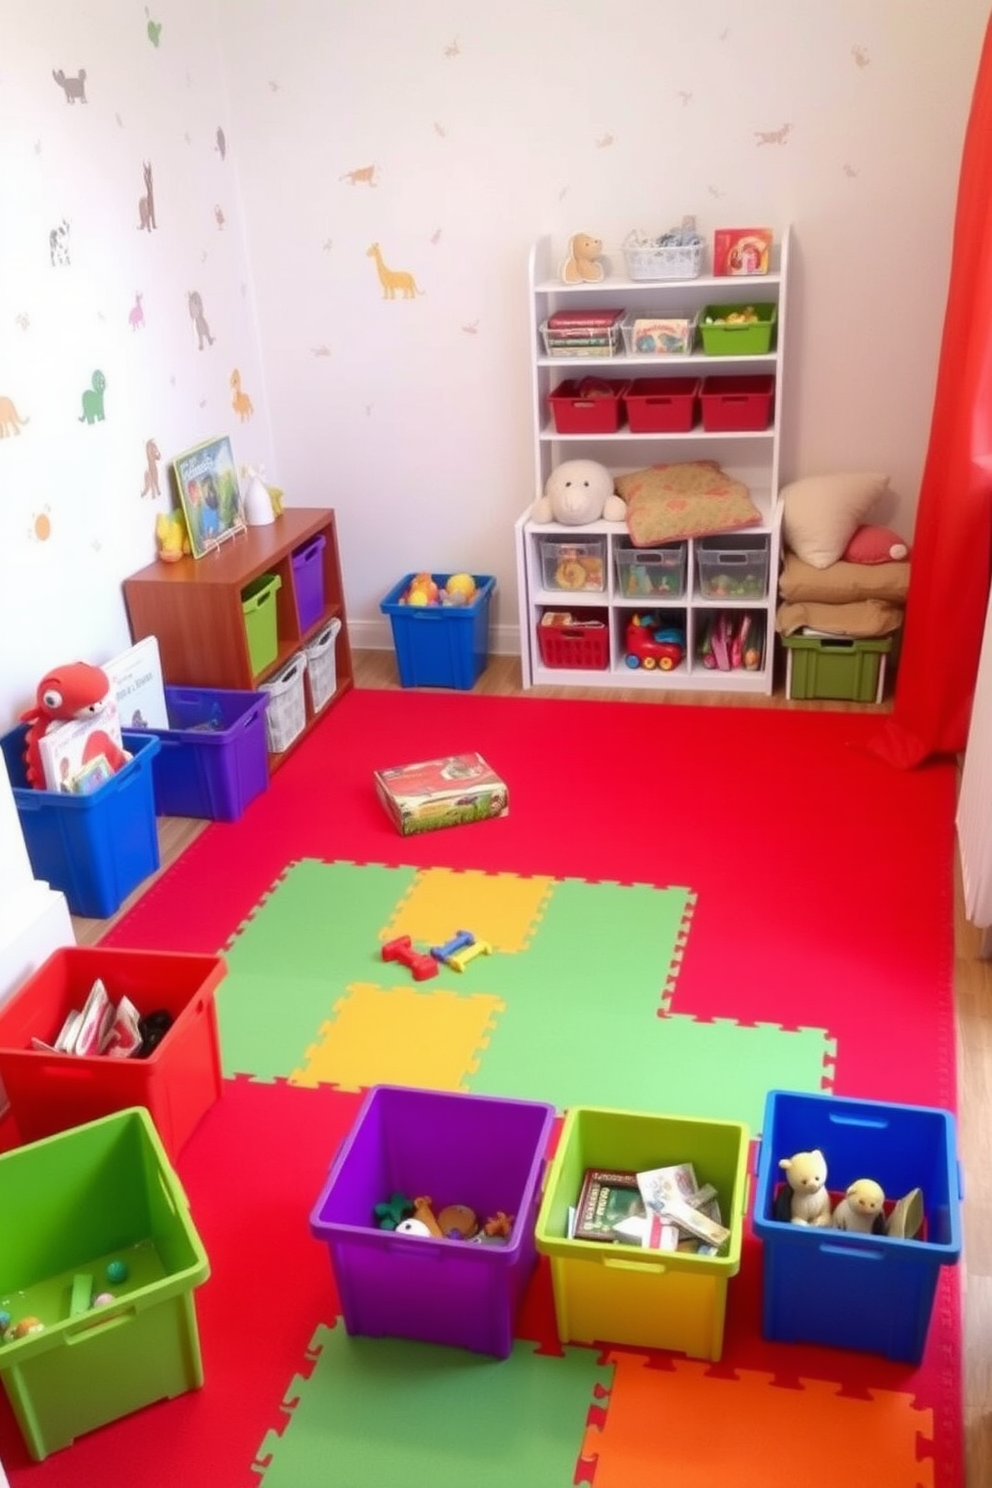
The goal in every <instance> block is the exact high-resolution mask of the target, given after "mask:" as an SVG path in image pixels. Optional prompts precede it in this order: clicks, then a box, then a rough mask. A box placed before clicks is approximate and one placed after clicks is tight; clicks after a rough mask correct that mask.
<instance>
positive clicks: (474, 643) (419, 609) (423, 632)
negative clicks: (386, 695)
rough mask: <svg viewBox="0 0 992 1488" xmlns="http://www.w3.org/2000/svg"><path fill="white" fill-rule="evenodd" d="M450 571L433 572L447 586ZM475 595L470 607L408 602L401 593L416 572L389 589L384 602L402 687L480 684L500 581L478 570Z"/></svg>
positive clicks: (464, 686) (487, 657)
mask: <svg viewBox="0 0 992 1488" xmlns="http://www.w3.org/2000/svg"><path fill="white" fill-rule="evenodd" d="M450 577H451V575H450V574H432V575H431V578H432V579H433V580H434V582H435V584H437V586H438V588H443V587H444V585H445V584H446V583H447V582H448V579H449V578H450ZM472 577H473V578H474V579H475V586H476V593H475V599H474V600H473V602H472V603H471V604H470V605H424V606H417V605H405V604H400V596H401V595H402V594H403V593H404V592H405V591H406V589H407V587H408V586H409V584H410V582H411V580H412V579H413V578H414V575H413V574H412V573H410V574H407V576H406V578H405V579H401V580H400V582H399V583H398V584H397V585H396V586H395V587H394V588H393V589H391V590H390V591H389V593H388V594H387V595H386V597H385V599H384V600H383V601H382V603H381V604H380V606H379V608H380V609H381V611H382V613H383V614H384V615H388V616H389V618H390V623H391V624H392V628H393V645H394V646H395V648H396V660H397V663H398V665H399V672H400V683H401V685H402V686H403V687H457V688H461V689H462V690H467V689H469V688H471V687H473V686H474V685H475V683H476V682H477V680H478V679H479V677H480V676H481V675H482V673H483V672H484V671H485V669H486V663H487V662H488V660H489V603H490V600H491V599H492V595H493V591H494V589H495V588H496V580H495V579H494V578H487V577H486V576H485V575H484V574H473V575H472Z"/></svg>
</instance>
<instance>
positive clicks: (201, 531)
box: [174, 438, 246, 558]
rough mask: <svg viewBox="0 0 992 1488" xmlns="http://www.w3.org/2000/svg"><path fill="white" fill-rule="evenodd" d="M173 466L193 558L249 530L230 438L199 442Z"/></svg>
mask: <svg viewBox="0 0 992 1488" xmlns="http://www.w3.org/2000/svg"><path fill="white" fill-rule="evenodd" d="M174 468H175V474H176V484H177V486H178V488H179V500H180V502H181V504H182V509H183V515H184V516H185V518H186V527H187V530H188V532H189V545H190V551H191V552H192V554H193V557H194V558H202V557H203V555H204V554H205V553H209V552H210V551H211V549H212V548H216V547H217V546H218V544H220V543H222V542H224V541H225V539H227V538H229V537H233V536H234V535H235V534H236V533H238V532H244V531H245V530H246V527H245V516H244V506H243V503H242V499H241V486H240V483H239V481H238V471H237V467H236V465H235V463H234V454H233V452H232V450H231V441H230V440H229V439H226V438H225V439H210V440H207V442H206V443H205V444H198V445H196V446H195V447H194V448H193V449H190V450H187V451H186V453H185V454H182V455H179V456H178V457H177V458H176V460H175V462H174Z"/></svg>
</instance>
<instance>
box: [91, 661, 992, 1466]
mask: <svg viewBox="0 0 992 1488" xmlns="http://www.w3.org/2000/svg"><path fill="white" fill-rule="evenodd" d="M354 663H355V681H356V685H357V686H359V687H372V688H394V687H397V686H398V679H397V674H396V664H395V659H394V656H393V653H392V652H391V651H366V652H361V651H359V652H356V653H355V656H354ZM475 690H476V691H478V692H485V693H493V694H500V695H510V694H518V693H520V692H521V685H520V663H519V660H518V659H517V658H515V657H493V658H491V660H490V664H489V666H488V667H487V669H486V671H485V672H484V673H483V675H482V677H481V678H480V679H479V682H478V683H477V684H476V689H475ZM525 696H526V697H531V698H538V697H570V698H595V697H600V698H609V699H612V700H613V701H635V702H649V701H650V702H657V703H658V704H659V705H662V706H680V705H684V704H692V705H693V706H697V707H698V706H705V705H706V704H707V703H708V704H711V705H720V706H726V705H727V704H728V703H732V704H733V705H734V706H741V707H781V708H803V709H807V710H827V709H837V708H843V709H846V710H848V711H858V712H863V711H872V712H879V711H885V710H887V709H889V708H890V707H891V702H890V701H888V700H887V701H885V702H883V703H882V704H881V705H880V707H879V708H875V707H871V708H870V710H869V709H868V708H867V706H866V705H864V704H858V703H823V702H807V703H791V702H789V701H787V699H786V698H785V697H784V696H783V693H782V690H781V688H779V689H778V690H777V692H776V695H775V696H774V697H772V698H766V697H752V696H741V697H736V696H734V697H731V696H729V695H727V694H724V693H710V694H705V693H704V694H700V693H695V692H694V693H679V692H663V693H648V692H643V691H639V690H638V691H634V690H620V691H607V690H604V689H597V688H591V687H590V688H558V687H538V688H534V689H532V690H531V691H529V692H528V693H526V694H525ZM203 827H204V823H202V822H199V821H190V820H186V819H184V818H179V817H174V818H161V819H160V822H159V835H160V844H161V857H162V869H161V870H160V871H162V872H164V871H165V869H166V868H167V867H168V866H169V865H170V864H171V863H172V862H173V861H174V860H175V859H176V857H178V856H179V854H180V853H182V852H183V851H184V849H185V848H186V847H187V846H188V845H189V843H191V842H192V841H193V840H194V839H195V837H197V836H198V835H199V833H200V832H201V831H202V830H203ZM151 882H152V880H150V879H149V880H146V882H145V883H144V884H143V885H142V886H141V887H140V888H139V889H138V890H136V891H135V893H134V894H133V895H132V896H131V897H130V899H128V900H127V901H126V903H125V904H124V905H123V906H122V907H121V910H120V911H119V913H118V915H116V916H115V917H114V920H116V919H119V918H120V916H121V915H123V914H126V913H127V910H128V909H129V908H130V907H131V905H132V904H133V903H134V902H135V901H136V900H137V899H138V898H139V897H140V895H141V894H142V893H143V892H144V891H145V890H146V889H147V888H148V886H149V884H150V883H151ZM954 899H955V987H956V996H957V1010H958V1071H959V1092H960V1094H959V1106H960V1118H959V1120H960V1132H959V1140H960V1150H961V1160H962V1166H963V1168H964V1171H965V1185H966V1192H967V1203H966V1205H965V1208H964V1230H965V1250H964V1258H963V1263H962V1284H963V1291H964V1305H965V1312H964V1326H965V1361H964V1363H965V1421H964V1427H965V1432H966V1464H967V1476H966V1488H989V1485H990V1484H992V1131H990V1113H992V1104H990V1103H992V963H990V962H987V961H984V960H982V959H981V956H980V954H979V949H980V941H981V936H980V934H979V932H978V931H977V930H976V929H975V928H974V927H973V926H971V925H969V924H968V923H967V921H966V920H965V918H964V913H963V910H962V901H961V887H960V880H959V875H958V873H957V872H955V894H954ZM114 920H83V919H75V920H74V921H73V926H74V928H75V931H76V938H77V940H78V941H79V943H80V944H82V945H85V944H92V943H93V942H95V941H96V940H98V939H99V938H100V936H101V935H103V934H104V933H105V932H106V931H107V929H108V928H109V927H110V925H111V924H113V923H114ZM879 1488H886V1485H885V1484H879Z"/></svg>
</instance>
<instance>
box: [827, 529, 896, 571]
mask: <svg viewBox="0 0 992 1488" xmlns="http://www.w3.org/2000/svg"><path fill="white" fill-rule="evenodd" d="M843 556H844V560H845V562H847V563H901V562H902V561H903V559H905V558H908V557H909V544H908V543H904V542H903V540H902V538H901V537H900V536H899V534H898V532H893V531H892V528H891V527H875V526H865V527H858V528H857V530H856V531H855V533H854V536H853V537H852V538H851V541H850V542H849V543H848V545H847V547H846V548H845V549H844V555H843Z"/></svg>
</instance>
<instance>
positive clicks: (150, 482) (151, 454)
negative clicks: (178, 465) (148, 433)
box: [141, 439, 162, 501]
mask: <svg viewBox="0 0 992 1488" xmlns="http://www.w3.org/2000/svg"><path fill="white" fill-rule="evenodd" d="M161 458H162V453H161V451H160V449H159V447H158V445H157V444H156V443H155V441H154V439H148V440H146V441H145V483H144V485H143V486H142V487H141V495H142V497H145V496H150V497H151V498H152V500H153V501H155V500H157V499H158V497H159V496H161V494H162V492H161V490H160V488H159V483H158V462H159V460H161Z"/></svg>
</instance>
